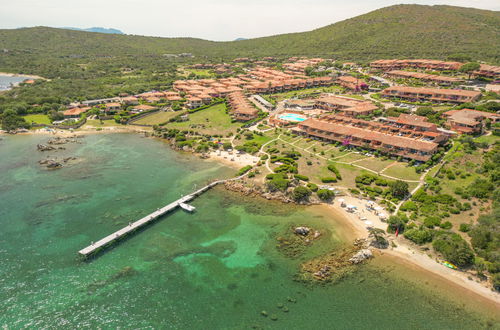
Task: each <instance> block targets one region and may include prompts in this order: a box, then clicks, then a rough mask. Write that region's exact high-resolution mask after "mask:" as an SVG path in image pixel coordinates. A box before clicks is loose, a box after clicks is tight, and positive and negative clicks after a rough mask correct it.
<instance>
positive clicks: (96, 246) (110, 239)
mask: <svg viewBox="0 0 500 330" xmlns="http://www.w3.org/2000/svg"><path fill="white" fill-rule="evenodd" d="M230 180H234V179H230ZM226 181H228V180H218V181H214V182H212V183H210V184H208V185H206V186H204V187H203V188H200V189H198V190H196V191H195V192H194V193H192V194H190V195H186V196H184V197H182V198H180V199H178V200H176V201H175V202H172V203H170V204H168V205H166V206H164V207H162V208H160V209H157V210H156V211H154V212H153V213H150V214H148V215H147V216H145V217H144V218H142V219H139V220H137V221H136V222H132V223H130V224H129V225H128V226H126V227H124V228H122V229H120V230H118V231H116V232H114V233H113V234H111V235H108V236H106V237H104V238H103V239H101V240H99V241H97V242H95V243H92V244H90V245H89V246H87V247H86V248H84V249H81V250H80V251H78V253H79V254H80V255H81V256H83V257H88V256H90V255H92V254H94V253H96V252H98V251H100V250H101V249H103V248H105V247H106V246H108V245H110V244H112V243H114V242H115V241H117V240H119V239H121V238H123V237H125V236H127V235H128V234H130V233H132V232H134V231H135V230H137V229H139V228H141V227H143V226H144V225H146V224H148V223H150V222H153V221H154V220H156V219H158V218H159V217H161V216H162V215H165V214H166V213H169V212H170V211H173V210H175V209H176V208H177V207H179V206H180V204H182V203H187V202H189V201H192V200H193V199H195V198H196V197H198V196H199V195H201V194H203V193H204V192H205V191H207V190H209V189H211V188H212V187H215V186H216V185H218V184H219V183H224V182H226Z"/></svg>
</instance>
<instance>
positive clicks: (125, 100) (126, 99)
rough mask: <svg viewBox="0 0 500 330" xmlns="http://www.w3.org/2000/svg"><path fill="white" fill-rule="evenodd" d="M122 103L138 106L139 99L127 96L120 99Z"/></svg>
mask: <svg viewBox="0 0 500 330" xmlns="http://www.w3.org/2000/svg"><path fill="white" fill-rule="evenodd" d="M122 103H123V104H126V105H137V104H139V99H138V98H137V97H135V96H127V97H124V98H122Z"/></svg>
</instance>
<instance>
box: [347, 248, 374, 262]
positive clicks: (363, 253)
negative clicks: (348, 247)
mask: <svg viewBox="0 0 500 330" xmlns="http://www.w3.org/2000/svg"><path fill="white" fill-rule="evenodd" d="M372 257H373V252H372V251H371V250H368V249H363V250H360V251H359V252H358V253H356V254H355V255H353V256H352V258H351V259H349V261H350V262H351V263H353V264H355V265H357V264H360V263H362V262H363V261H365V260H367V259H370V258H372Z"/></svg>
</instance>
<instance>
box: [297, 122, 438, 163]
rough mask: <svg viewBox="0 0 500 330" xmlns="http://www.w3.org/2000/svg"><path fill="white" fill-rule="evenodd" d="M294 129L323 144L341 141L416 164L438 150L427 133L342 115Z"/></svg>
mask: <svg viewBox="0 0 500 330" xmlns="http://www.w3.org/2000/svg"><path fill="white" fill-rule="evenodd" d="M292 130H293V131H294V132H295V133H297V134H302V135H306V136H310V137H314V138H317V139H321V140H324V141H329V142H334V141H336V142H340V143H342V144H343V145H344V146H357V147H363V148H367V149H372V150H378V151H381V152H384V153H387V154H390V155H393V156H400V157H403V158H406V159H414V160H417V161H427V160H429V159H430V158H431V157H432V155H433V154H435V153H436V152H437V150H438V147H439V144H438V143H437V142H435V141H434V138H433V137H430V136H426V135H425V134H424V132H420V131H415V130H408V129H404V128H398V127H395V126H390V125H385V124H383V123H377V122H372V121H366V120H359V119H354V118H351V117H345V116H339V115H327V116H324V117H322V118H320V119H313V118H310V119H307V120H305V121H303V122H300V123H299V124H298V126H297V128H294V129H292Z"/></svg>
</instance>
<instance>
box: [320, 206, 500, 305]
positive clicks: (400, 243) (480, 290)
mask: <svg viewBox="0 0 500 330" xmlns="http://www.w3.org/2000/svg"><path fill="white" fill-rule="evenodd" d="M340 198H342V199H344V200H345V205H352V206H355V207H356V211H355V212H354V213H351V212H348V211H347V208H346V207H341V205H340V202H339V201H338V200H339V199H340ZM367 203H368V201H367V200H362V199H359V198H357V197H352V196H342V197H339V198H337V199H336V200H335V201H334V203H333V204H328V208H329V209H330V211H331V212H332V214H335V215H336V216H340V217H339V219H342V220H344V222H345V223H346V224H348V225H349V226H351V228H352V230H353V236H354V235H356V237H357V238H365V237H368V234H369V232H368V228H369V227H374V228H380V229H384V230H385V229H387V223H385V222H383V221H381V220H380V218H379V217H378V216H377V215H376V214H375V213H374V212H373V211H368V210H367V209H366V204H367ZM374 206H375V207H376V206H378V205H376V204H374ZM378 207H380V206H378ZM381 212H382V213H385V214H388V212H386V211H383V210H382V211H381ZM361 219H366V220H364V221H363V220H361ZM389 241H390V242H394V243H395V245H396V246H395V247H394V246H392V244H390V245H389V247H388V248H387V249H384V250H379V252H378V253H377V254H378V255H380V256H384V255H390V256H392V257H394V258H398V259H402V260H404V262H405V263H407V264H411V265H413V266H416V267H418V268H419V270H421V271H424V272H428V273H431V274H433V275H436V276H439V277H440V278H441V279H443V280H445V281H448V282H452V283H453V285H454V286H456V287H460V288H461V289H464V290H466V291H469V292H472V293H474V294H475V295H477V296H480V297H481V298H483V299H485V300H487V301H488V302H489V303H492V304H493V305H494V306H495V308H498V309H500V294H499V293H497V292H495V291H493V290H492V289H491V288H489V287H487V286H485V285H484V284H482V283H480V282H478V281H476V279H475V278H473V279H472V280H470V279H469V277H471V275H470V274H469V273H467V272H464V271H458V270H452V269H450V268H447V267H445V266H443V265H441V264H440V263H438V262H437V261H436V260H435V259H433V258H431V257H430V256H429V255H427V254H426V253H424V252H423V251H421V250H420V249H419V247H418V246H416V245H414V244H413V243H411V242H410V241H408V240H406V239H405V238H404V237H402V236H399V237H395V236H394V235H390V237H389ZM471 278H472V277H471ZM476 299H477V297H476Z"/></svg>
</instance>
